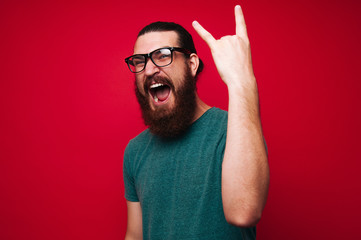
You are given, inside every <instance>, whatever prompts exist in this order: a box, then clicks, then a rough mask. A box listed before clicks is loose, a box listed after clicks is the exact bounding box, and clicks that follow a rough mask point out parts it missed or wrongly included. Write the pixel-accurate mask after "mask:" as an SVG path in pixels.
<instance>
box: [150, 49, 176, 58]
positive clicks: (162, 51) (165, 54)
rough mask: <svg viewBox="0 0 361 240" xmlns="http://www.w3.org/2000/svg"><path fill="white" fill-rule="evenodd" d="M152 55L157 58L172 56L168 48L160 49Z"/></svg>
mask: <svg viewBox="0 0 361 240" xmlns="http://www.w3.org/2000/svg"><path fill="white" fill-rule="evenodd" d="M152 57H153V59H156V60H164V59H168V58H170V57H171V51H170V50H169V49H167V48H164V49H159V50H158V51H156V52H154V53H153V55H152Z"/></svg>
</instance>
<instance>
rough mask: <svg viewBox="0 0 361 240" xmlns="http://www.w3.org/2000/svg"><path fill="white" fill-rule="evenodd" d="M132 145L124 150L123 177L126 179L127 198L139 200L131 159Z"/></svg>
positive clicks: (132, 200) (133, 200) (134, 200)
mask: <svg viewBox="0 0 361 240" xmlns="http://www.w3.org/2000/svg"><path fill="white" fill-rule="evenodd" d="M130 148H131V147H130V146H129V144H128V146H127V147H126V149H125V151H124V159H123V179H124V189H125V198H126V199H127V200H128V201H131V202H139V199H138V195H137V191H136V188H135V182H134V171H133V168H132V167H131V166H132V164H131V163H132V162H131V161H132V159H131V157H130V156H131V154H130V152H131V150H130Z"/></svg>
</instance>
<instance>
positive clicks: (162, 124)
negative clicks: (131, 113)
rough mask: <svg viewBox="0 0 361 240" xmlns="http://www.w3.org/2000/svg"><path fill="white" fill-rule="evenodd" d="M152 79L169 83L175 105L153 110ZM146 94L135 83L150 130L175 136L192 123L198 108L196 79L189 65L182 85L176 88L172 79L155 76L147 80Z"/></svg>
mask: <svg viewBox="0 0 361 240" xmlns="http://www.w3.org/2000/svg"><path fill="white" fill-rule="evenodd" d="M152 80H154V81H156V82H160V83H164V84H166V85H168V86H169V87H170V88H171V90H172V94H173V96H174V105H173V106H172V107H171V108H167V107H156V108H155V110H152V109H151V107H150V105H149V102H150V98H151V97H150V95H149V94H148V88H147V87H146V86H149V82H151V81H152ZM144 85H145V87H144V89H145V91H144V92H145V96H144V95H142V94H141V93H140V92H139V89H138V87H137V85H136V84H135V95H136V97H137V100H138V102H139V105H140V108H141V112H142V117H143V120H144V124H145V125H146V126H148V127H149V131H150V132H151V133H153V134H155V135H157V136H160V137H163V138H174V137H177V136H180V135H182V134H183V133H184V132H185V131H186V130H187V129H188V127H189V126H190V125H191V124H192V121H193V118H194V115H195V110H196V80H195V78H194V77H193V76H192V74H191V71H190V69H189V67H187V68H186V71H185V73H184V76H183V79H181V85H180V87H179V88H178V89H177V90H175V88H174V85H173V84H172V81H171V80H170V79H168V78H165V77H153V78H149V79H146V81H145V84H144Z"/></svg>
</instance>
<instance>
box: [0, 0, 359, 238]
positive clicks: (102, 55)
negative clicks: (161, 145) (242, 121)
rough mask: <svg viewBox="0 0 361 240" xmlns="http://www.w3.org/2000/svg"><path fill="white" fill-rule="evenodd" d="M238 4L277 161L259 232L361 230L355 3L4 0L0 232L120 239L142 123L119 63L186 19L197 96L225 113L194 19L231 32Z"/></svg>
mask: <svg viewBox="0 0 361 240" xmlns="http://www.w3.org/2000/svg"><path fill="white" fill-rule="evenodd" d="M239 3H240V4H242V7H243V9H244V13H245V17H246V22H247V27H248V33H249V37H250V40H251V46H252V56H253V63H254V70H255V74H256V78H257V81H258V84H259V92H260V103H261V114H262V122H263V127H264V135H265V138H266V140H267V144H268V148H269V163H270V169H271V185H270V192H269V198H268V202H267V206H266V208H265V210H264V215H263V218H262V220H261V222H260V223H259V225H258V239H360V238H361V233H360V231H359V230H358V228H359V223H360V222H359V220H358V219H359V217H360V214H361V210H360V204H359V203H360V202H361V191H360V190H361V189H360V177H359V176H360V174H359V171H360V167H361V163H360V160H361V159H360V151H359V149H360V143H361V141H360V136H361V126H360V123H361V113H360V100H359V93H360V91H361V74H360V63H361V60H360V59H361V57H360V56H361V47H360V43H361V31H360V24H361V17H360V10H361V3H360V1H357V0H354V1H352V0H346V1H342V2H341V1H326V0H325V1H322V0H319V1H311V0H303V1H300V0H297V1H286V0H276V1H242V2H239V1H234V0H223V1H213V2H211V1H206V0H201V1H194V0H192V1H191V0H183V1H177V2H175V1H155V0H153V1H144V0H139V1H124V2H122V1H86V2H79V1H72V2H68V3H66V2H64V1H61V2H60V1H59V2H54V1H43V2H39V1H6V0H5V1H4V0H3V1H1V3H0V61H1V62H0V84H1V85H0V98H1V118H0V122H1V125H0V134H1V138H0V139H1V144H0V157H1V161H0V194H1V196H0V239H3V240H10V239H37V240H43V239H122V238H123V237H124V234H125V228H126V206H125V199H124V197H123V194H124V189H123V182H122V155H123V151H124V148H125V146H126V144H127V142H128V141H129V139H130V138H132V137H134V136H136V135H137V134H138V133H139V132H140V131H141V130H143V129H144V126H143V124H142V120H141V118H140V113H139V108H138V105H137V102H136V99H135V97H134V94H133V76H132V74H131V73H130V72H129V71H128V69H127V68H126V65H125V63H124V60H123V59H124V58H125V57H127V56H129V55H131V54H132V47H133V43H134V40H135V36H136V34H137V32H138V31H139V30H140V29H141V27H143V26H144V25H145V24H147V23H150V22H151V21H155V20H165V21H175V22H178V23H180V24H182V25H184V26H185V27H186V28H187V29H188V30H189V31H190V32H191V34H193V35H194V40H195V43H196V46H197V48H198V52H199V55H200V56H201V58H203V60H204V62H205V65H206V66H205V70H204V73H202V75H201V77H200V80H199V84H198V89H199V94H200V96H201V97H202V98H203V99H204V100H205V101H206V102H207V103H208V104H210V105H213V106H217V107H220V108H222V109H227V91H226V87H225V85H224V84H223V83H222V81H221V80H220V78H219V76H218V75H217V72H216V69H215V66H214V63H213V60H212V58H211V55H210V52H209V50H208V48H207V46H206V44H205V43H204V42H203V41H202V40H201V39H200V37H198V36H197V34H196V33H195V31H194V30H193V29H192V27H191V22H192V21H193V20H195V19H196V20H198V21H199V22H200V23H201V24H202V25H203V26H204V27H205V28H206V29H208V30H209V31H210V32H211V33H213V35H214V36H215V37H216V38H220V37H222V36H223V35H227V34H234V32H235V30H234V29H235V23H234V15H233V7H234V6H235V5H236V4H239ZM357 179H359V180H357Z"/></svg>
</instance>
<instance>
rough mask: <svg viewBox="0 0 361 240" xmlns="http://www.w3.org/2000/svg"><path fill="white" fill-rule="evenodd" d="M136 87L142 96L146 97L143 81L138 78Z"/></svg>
mask: <svg viewBox="0 0 361 240" xmlns="http://www.w3.org/2000/svg"><path fill="white" fill-rule="evenodd" d="M134 85H135V87H136V88H138V90H139V92H140V93H141V94H142V95H145V93H144V84H143V81H142V80H140V79H138V78H137V77H136V78H135V84H134Z"/></svg>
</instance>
